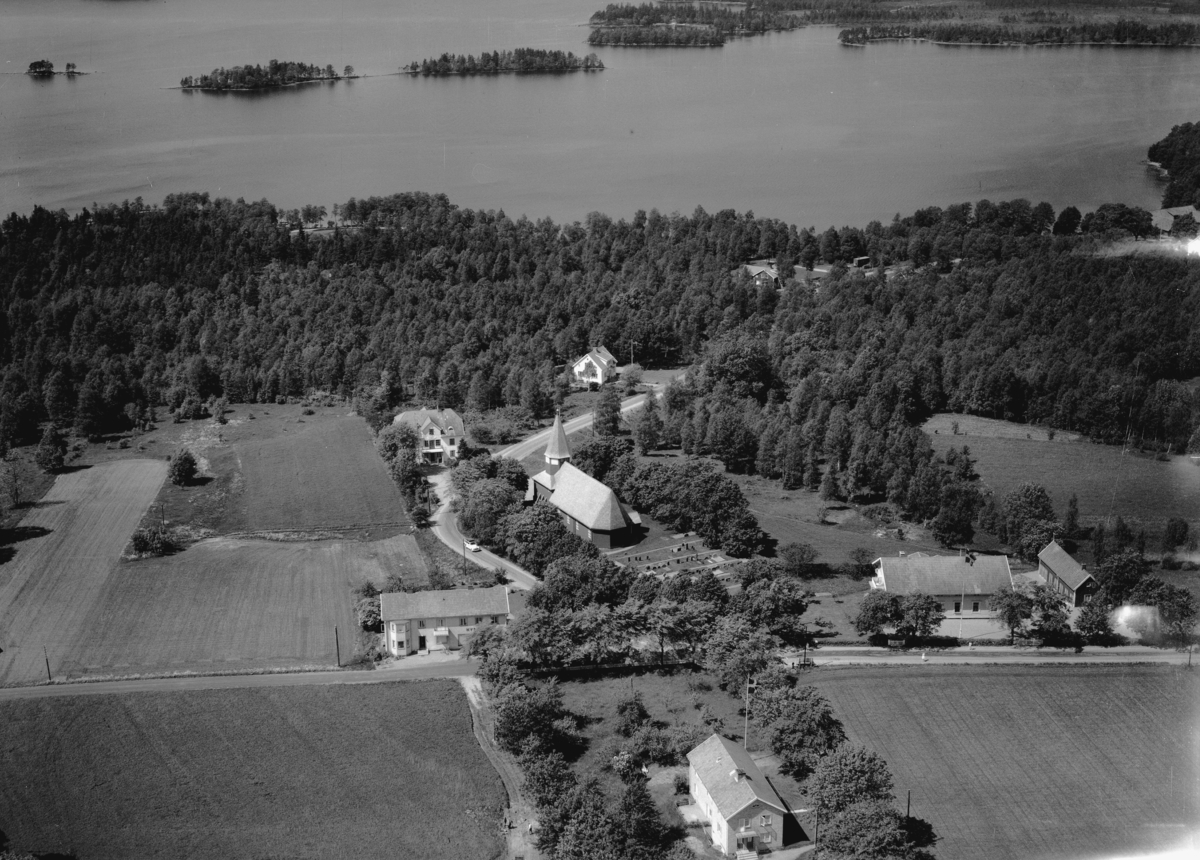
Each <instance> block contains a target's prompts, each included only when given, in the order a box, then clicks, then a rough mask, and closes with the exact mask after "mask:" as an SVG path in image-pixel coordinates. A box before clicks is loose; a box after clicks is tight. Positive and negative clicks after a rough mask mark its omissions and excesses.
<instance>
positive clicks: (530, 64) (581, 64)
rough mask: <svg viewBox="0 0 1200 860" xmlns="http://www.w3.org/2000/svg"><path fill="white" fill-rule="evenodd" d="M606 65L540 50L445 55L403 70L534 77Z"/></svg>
mask: <svg viewBox="0 0 1200 860" xmlns="http://www.w3.org/2000/svg"><path fill="white" fill-rule="evenodd" d="M603 68H604V63H602V62H600V58H599V57H597V56H596V55H595V54H588V55H587V56H586V57H577V56H575V55H574V54H573V53H571V52H570V51H543V50H540V49H537V48H516V49H515V50H511V51H493V52H492V53H490V54H489V53H488V52H487V51H484V52H483V53H482V54H480V55H479V58H478V59H476V57H475V55H474V54H442V55H441V56H440V57H436V58H431V59H427V60H420V61H417V60H414V61H413V62H411V63H409V64H408V65H407V66H401V67H400V71H402V72H407V73H408V74H410V75H424V76H426V77H428V76H433V77H443V76H448V75H498V74H501V73H503V72H518V73H521V74H530V73H533V72H579V71H583V72H592V71H600V70H601V69H603Z"/></svg>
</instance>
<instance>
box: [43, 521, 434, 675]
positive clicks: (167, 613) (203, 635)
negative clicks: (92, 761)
mask: <svg viewBox="0 0 1200 860" xmlns="http://www.w3.org/2000/svg"><path fill="white" fill-rule="evenodd" d="M391 571H399V572H401V573H405V574H411V575H413V576H414V577H424V576H425V573H424V561H423V559H422V558H421V556H420V552H419V550H418V549H417V547H416V542H415V540H414V539H413V537H412V536H411V535H397V536H396V537H392V538H388V539H386V540H381V541H370V542H368V541H354V540H349V541H296V542H275V541H263V540H237V539H232V538H216V539H212V540H206V541H202V542H200V543H198V544H195V545H194V546H192V547H190V548H188V549H187V550H185V551H184V552H181V553H179V554H178V555H174V556H169V557H166V558H158V559H147V560H144V561H136V562H124V563H122V564H120V565H118V566H117V567H116V568H115V569H114V570H113V572H112V573H111V574H110V576H109V577H108V580H107V581H106V582H105V583H104V587H103V588H102V589H101V590H100V591H99V593H98V595H97V597H96V601H95V605H94V607H93V608H92V610H91V611H90V612H89V613H88V614H87V615H86V616H85V617H84V618H83V619H82V623H81V625H80V629H79V631H78V633H77V635H76V636H75V637H73V639H72V642H71V643H70V646H69V647H66V648H64V650H62V651H61V652H58V653H53V652H52V653H51V666H52V667H53V668H54V670H55V672H56V674H59V673H61V674H63V675H66V676H68V677H81V676H86V675H110V674H117V675H125V674H134V673H140V672H172V671H185V670H186V671H224V670H231V669H238V670H242V669H250V670H253V669H264V668H273V667H279V666H296V665H320V666H330V667H332V666H333V665H334V663H335V660H336V648H335V644H334V627H335V626H336V627H337V628H338V633H339V635H340V638H341V658H342V661H343V662H345V661H346V660H347V659H348V658H349V657H350V656H351V653H352V652H353V650H354V643H355V637H356V634H357V630H358V625H357V623H355V620H354V607H353V603H352V597H353V596H352V594H351V588H352V587H353V586H354V585H356V584H357V583H359V582H362V581H363V580H364V579H371V580H373V581H374V582H376V583H381V582H382V581H383V578H384V576H385V575H386V574H387V573H388V572H391Z"/></svg>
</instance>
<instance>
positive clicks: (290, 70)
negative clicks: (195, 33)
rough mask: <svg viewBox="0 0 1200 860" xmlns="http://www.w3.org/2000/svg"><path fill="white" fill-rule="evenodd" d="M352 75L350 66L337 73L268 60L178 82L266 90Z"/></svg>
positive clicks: (191, 85)
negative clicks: (263, 62) (255, 64)
mask: <svg viewBox="0 0 1200 860" xmlns="http://www.w3.org/2000/svg"><path fill="white" fill-rule="evenodd" d="M354 77H356V75H355V74H354V66H346V68H345V69H343V70H342V74H340V75H339V74H338V72H337V70H336V69H334V67H333V66H332V65H326V66H324V67H322V66H317V65H313V64H310V63H293V62H290V61H288V60H271V61H270V62H269V63H267V65H266V67H265V68H264V67H263V66H250V65H246V66H233V67H232V68H229V69H226V68H224V67H222V68H219V69H213V70H212V71H211V72H210V73H209V74H207V75H200V77H198V78H194V77H192V76H191V75H188V76H187V77H185V78H183V79H182V80H180V81H179V86H180V87H181V88H182V89H185V90H211V91H225V90H268V89H278V88H279V87H291V86H296V85H298V84H312V83H319V82H321V81H340V80H342V78H354Z"/></svg>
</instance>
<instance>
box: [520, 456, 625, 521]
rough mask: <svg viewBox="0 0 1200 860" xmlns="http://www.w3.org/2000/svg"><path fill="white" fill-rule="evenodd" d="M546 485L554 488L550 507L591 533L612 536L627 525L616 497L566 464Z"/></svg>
mask: <svg viewBox="0 0 1200 860" xmlns="http://www.w3.org/2000/svg"><path fill="white" fill-rule="evenodd" d="M540 477H541V475H535V476H534V480H535V481H538V479H539V478H540ZM539 483H542V482H541V481H539ZM546 483H547V485H549V486H552V487H553V488H554V492H553V494H551V496H550V504H552V505H554V507H556V508H558V509H559V510H560V511H562V512H563V513H564V514H566V515H567V516H569V517H570V518H571V519H573V520H576V521H578V522H580V523H583V525H585V526H586V527H587V528H589V529H592V530H593V531H603V532H612V531H616V530H618V529H621V528H624V527H625V526H628V525H629V524H630V518H629V515H628V514H627V513H625V509H624V508H623V507H621V502H620V501H619V500H618V499H617V494H616V493H614V492H613V491H612V490H611V489H610V488H608V487H606V486H605V485H604V484H602V483H600V482H599V481H597V480H596V479H595V478H593V477H592V476H591V475H589V474H588V473H587V472H584V471H582V470H580V469H577V468H575V467H574V466H572V465H571V464H570V463H563V464H562V466H560V467H559V469H558V471H557V472H555V473H554V475H553V480H552V482H546Z"/></svg>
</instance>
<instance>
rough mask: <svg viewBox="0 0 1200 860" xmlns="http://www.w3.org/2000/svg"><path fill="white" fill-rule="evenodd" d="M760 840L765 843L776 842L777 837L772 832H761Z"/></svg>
mask: <svg viewBox="0 0 1200 860" xmlns="http://www.w3.org/2000/svg"><path fill="white" fill-rule="evenodd" d="M758 841H759V842H763V843H766V842H774V841H775V837H774V836H772V835H771V834H770V833H760V834H759V835H758Z"/></svg>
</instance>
